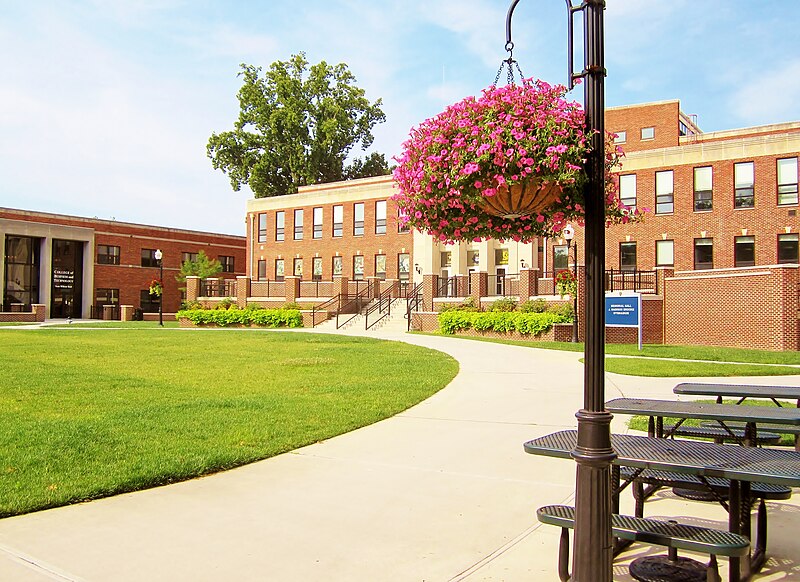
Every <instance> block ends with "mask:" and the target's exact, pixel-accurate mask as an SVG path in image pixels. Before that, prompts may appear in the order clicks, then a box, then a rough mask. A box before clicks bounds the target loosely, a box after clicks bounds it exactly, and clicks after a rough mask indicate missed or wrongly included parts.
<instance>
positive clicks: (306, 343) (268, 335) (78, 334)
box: [0, 328, 458, 516]
mask: <svg viewBox="0 0 800 582" xmlns="http://www.w3.org/2000/svg"><path fill="white" fill-rule="evenodd" d="M0 350H2V353H3V374H2V375H0V516H8V515H14V514H19V513H25V512H29V511H35V510H39V509H44V508H47V507H53V506H58V505H64V504H68V503H72V502H77V501H81V500H86V499H93V498H97V497H102V496H107V495H112V494H116V493H120V492H125V491H133V490H137V489H143V488H147V487H153V486H156V485H160V484H164V483H170V482H173V481H178V480H182V479H188V478H191V477H195V476H198V475H203V474H207V473H212V472H215V471H220V470H223V469H228V468H231V467H235V466H237V465H242V464H245V463H249V462H252V461H255V460H258V459H264V458H267V457H270V456H273V455H277V454H279V453H282V452H285V451H290V450H292V449H296V448H298V447H301V446H303V445H307V444H310V443H314V442H317V441H320V440H323V439H326V438H330V437H333V436H335V435H338V434H341V433H344V432H347V431H350V430H353V429H355V428H358V427H361V426H365V425H368V424H370V423H374V422H376V421H378V420H381V419H383V418H386V417H388V416H391V415H393V414H396V413H398V412H401V411H402V410H405V409H406V408H408V407H410V406H412V405H414V404H415V403H417V402H419V401H421V400H423V399H425V398H427V397H428V396H430V395H431V394H433V393H435V392H436V391H437V390H439V389H441V388H442V387H443V386H445V385H446V384H447V383H448V382H449V381H450V380H451V379H452V378H453V377H454V376H455V374H456V373H457V370H458V364H457V363H456V362H455V360H453V359H452V358H450V357H449V356H447V355H445V354H442V353H440V352H436V351H433V350H427V349H424V348H420V347H416V346H410V345H407V344H403V343H396V342H383V341H378V340H371V339H365V338H352V337H345V336H332V335H323V334H308V333H287V332H268V331H250V330H246V331H245V330H207V331H206V330H154V329H124V330H118V329H101V330H91V329H85V328H76V329H63V328H61V329H46V328H42V329H38V330H10V329H9V330H0Z"/></svg>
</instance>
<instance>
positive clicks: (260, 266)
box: [258, 259, 267, 281]
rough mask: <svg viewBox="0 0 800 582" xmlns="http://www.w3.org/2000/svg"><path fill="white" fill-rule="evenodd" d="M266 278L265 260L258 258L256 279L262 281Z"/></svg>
mask: <svg viewBox="0 0 800 582" xmlns="http://www.w3.org/2000/svg"><path fill="white" fill-rule="evenodd" d="M266 278H267V261H265V260H264V259H260V260H259V261H258V280H259V281H264V280H265V279H266Z"/></svg>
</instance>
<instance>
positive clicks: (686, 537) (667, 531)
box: [536, 505, 750, 582]
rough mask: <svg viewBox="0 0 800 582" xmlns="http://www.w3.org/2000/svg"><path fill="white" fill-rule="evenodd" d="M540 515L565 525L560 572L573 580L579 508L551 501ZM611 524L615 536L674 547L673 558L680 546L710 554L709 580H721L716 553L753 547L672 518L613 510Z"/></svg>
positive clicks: (551, 522)
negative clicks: (572, 539)
mask: <svg viewBox="0 0 800 582" xmlns="http://www.w3.org/2000/svg"><path fill="white" fill-rule="evenodd" d="M536 517H537V518H538V520H539V521H540V522H541V523H546V524H549V525H555V526H559V527H561V540H560V545H559V555H558V575H559V578H560V579H561V580H562V582H566V581H567V580H569V571H568V569H569V534H568V530H569V529H572V528H573V527H575V508H574V507H571V506H568V505H547V506H545V507H540V508H539V509H538V510H537V511H536ZM611 527H612V532H613V535H614V536H615V537H618V538H621V539H624V540H630V541H636V542H642V543H646V544H650V545H656V546H665V547H667V548H670V555H669V559H670V560H675V561H677V560H679V558H678V557H677V554H676V552H677V550H689V551H694V552H700V553H704V554H709V555H710V557H711V559H710V562H709V563H708V565H707V566H705V574H706V576H707V580H716V581H718V580H720V577H719V571H718V567H717V559H716V556H718V555H720V556H729V557H730V556H739V557H740V556H744V555H746V554H747V553H748V551H749V548H750V541H749V540H748V539H747V538H746V537H744V536H741V535H738V534H734V533H730V532H727V531H721V530H715V529H711V528H706V527H698V526H693V525H683V524H679V523H676V522H672V521H669V522H668V521H660V520H655V519H646V518H642V517H633V516H629V515H618V514H613V515H612V516H611ZM651 558H652V557H651ZM635 562H636V561H635ZM635 562H634V563H635ZM631 566H632V567H633V564H632V565H631ZM634 576H635V574H634ZM637 579H644V578H637Z"/></svg>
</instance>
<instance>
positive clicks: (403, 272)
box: [397, 253, 411, 283]
mask: <svg viewBox="0 0 800 582" xmlns="http://www.w3.org/2000/svg"><path fill="white" fill-rule="evenodd" d="M397 278H398V279H400V282H401V283H403V282H405V283H407V282H408V280H409V279H410V278H411V255H409V254H408V253H400V254H399V255H397Z"/></svg>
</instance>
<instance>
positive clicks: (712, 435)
mask: <svg viewBox="0 0 800 582" xmlns="http://www.w3.org/2000/svg"><path fill="white" fill-rule="evenodd" d="M743 426H744V425H742V427H737V428H734V427H732V426H731V427H730V432H729V431H727V430H725V429H724V428H723V427H721V426H720V425H719V424H718V423H716V422H714V423H705V424H701V425H700V426H686V425H685V424H682V425H680V426H678V428H675V426H674V425H669V426H664V434H668V435H674V436H684V437H697V438H706V439H714V441H715V442H720V443H722V442H741V441H743V440H744V438H745V434H744V428H743ZM731 433H733V434H731ZM780 440H781V435H779V434H778V433H776V432H766V431H765V432H762V431H760V430H759V431H758V434H757V436H756V444H759V445H774V444H776V443H777V442H778V441H780Z"/></svg>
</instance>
